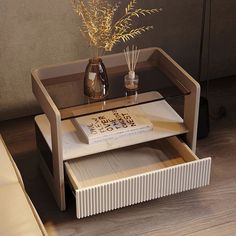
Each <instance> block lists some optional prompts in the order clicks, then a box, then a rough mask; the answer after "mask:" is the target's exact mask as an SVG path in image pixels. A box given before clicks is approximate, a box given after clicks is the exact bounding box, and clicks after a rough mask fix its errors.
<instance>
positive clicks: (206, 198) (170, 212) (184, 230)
mask: <svg viewBox="0 0 236 236" xmlns="http://www.w3.org/2000/svg"><path fill="white" fill-rule="evenodd" d="M209 104H210V114H211V132H210V134H209V137H208V138H205V139H203V140H200V141H199V142H198V148H197V153H198V155H199V157H207V156H211V157H212V177H211V185H210V186H208V187H205V188H202V189H198V190H193V191H189V192H184V193H181V194H177V195H173V196H169V197H164V198H161V199H158V200H153V201H150V202H146V203H142V204H139V205H135V206H132V207H127V208H123V209H120V210H115V211H112V212H109V213H105V214H101V215H97V216H93V217H89V218H85V219H82V220H77V219H76V216H75V201H74V198H73V196H72V194H70V192H69V191H68V193H67V195H66V198H67V208H68V209H67V211H66V212H60V211H59V210H58V208H57V206H56V204H55V201H54V199H53V197H52V195H51V193H50V190H49V189H48V187H47V185H46V182H45V181H44V179H43V177H42V175H41V173H40V171H39V167H38V161H39V154H38V152H37V148H36V144H35V133H34V123H33V118H32V117H27V118H23V119H17V120H12V121H6V122H2V123H0V133H1V134H2V135H3V138H4V139H5V141H6V144H7V146H8V147H9V150H10V152H11V153H12V155H13V157H14V159H15V161H16V163H17V165H18V167H19V169H20V171H21V173H22V176H23V179H24V182H25V185H26V189H27V192H28V194H29V196H30V197H31V199H32V201H33V203H34V205H35V207H36V209H37V210H38V212H39V215H40V216H41V219H42V221H43V222H44V224H45V227H46V230H47V232H48V234H49V235H63V236H66V235H70V236H71V235H122V236H125V235H160V236H163V235H194V236H195V235H201V236H202V235H214V236H215V235H216V236H218V235H225V236H228V235H236V77H232V78H226V79H221V80H219V81H214V82H212V83H211V84H210V94H209ZM221 106H224V107H225V109H222V108H220V107H221ZM218 111H220V112H218Z"/></svg>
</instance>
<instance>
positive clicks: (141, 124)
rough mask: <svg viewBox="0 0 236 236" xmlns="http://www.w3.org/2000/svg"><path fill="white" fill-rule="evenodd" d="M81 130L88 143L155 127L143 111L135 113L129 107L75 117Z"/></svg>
mask: <svg viewBox="0 0 236 236" xmlns="http://www.w3.org/2000/svg"><path fill="white" fill-rule="evenodd" d="M73 124H74V125H75V127H76V128H77V129H78V131H79V132H81V131H82V133H83V134H84V137H85V138H86V141H87V143H95V142H99V141H103V140H106V139H111V138H112V139H116V138H118V137H121V136H123V135H125V136H127V135H131V134H136V133H139V132H145V131H149V130H152V129H153V125H152V123H151V122H150V121H149V120H148V119H146V118H145V117H144V115H143V113H141V112H140V113H139V114H137V113H135V114H133V113H132V112H131V111H130V110H129V109H128V108H122V109H118V110H112V111H106V112H102V113H96V114H92V115H88V116H82V117H77V118H74V119H73Z"/></svg>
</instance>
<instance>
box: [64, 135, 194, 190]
mask: <svg viewBox="0 0 236 236" xmlns="http://www.w3.org/2000/svg"><path fill="white" fill-rule="evenodd" d="M196 160H198V158H197V156H196V155H195V154H193V153H192V151H191V150H190V149H189V148H188V147H187V145H186V144H184V143H183V142H181V141H180V140H179V139H178V138H176V137H171V138H167V139H161V140H156V141H153V142H148V143H143V144H139V145H134V146H130V147H126V148H122V149H117V150H113V151H108V152H103V153H99V154H95V155H90V156H86V157H82V158H78V159H73V160H70V161H67V162H66V163H65V165H66V171H67V173H68V177H69V178H70V181H71V183H72V185H73V186H74V188H75V190H78V189H84V188H89V187H92V186H98V185H101V184H105V183H109V182H114V181H117V180H119V179H124V178H129V177H132V176H137V175H141V174H144V173H147V172H152V171H156V170H161V169H165V168H168V167H171V166H176V165H179V164H183V163H187V162H191V161H196Z"/></svg>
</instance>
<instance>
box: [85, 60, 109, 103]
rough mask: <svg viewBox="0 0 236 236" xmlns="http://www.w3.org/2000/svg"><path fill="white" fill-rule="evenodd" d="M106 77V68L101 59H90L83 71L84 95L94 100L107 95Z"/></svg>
mask: <svg viewBox="0 0 236 236" xmlns="http://www.w3.org/2000/svg"><path fill="white" fill-rule="evenodd" d="M108 88H109V83H108V77H107V72H106V68H105V66H104V64H103V62H102V59H101V58H92V59H90V60H89V63H88V65H87V67H86V70H85V76H84V94H85V95H86V96H87V97H89V98H91V99H95V100H100V99H103V98H105V97H106V96H107V95H108Z"/></svg>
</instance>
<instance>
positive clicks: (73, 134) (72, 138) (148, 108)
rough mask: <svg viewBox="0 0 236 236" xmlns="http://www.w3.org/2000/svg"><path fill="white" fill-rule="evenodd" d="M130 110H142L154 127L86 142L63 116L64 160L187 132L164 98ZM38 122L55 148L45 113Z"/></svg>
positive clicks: (135, 111)
mask: <svg viewBox="0 0 236 236" xmlns="http://www.w3.org/2000/svg"><path fill="white" fill-rule="evenodd" d="M129 110H130V111H131V112H132V113H134V114H136V113H139V112H140V110H141V111H142V113H143V115H144V116H145V118H147V119H148V120H150V121H151V122H152V124H153V130H150V131H145V132H140V133H137V134H132V135H127V136H122V137H118V138H112V139H109V140H102V141H101V142H97V143H93V144H87V143H86V142H85V141H84V138H83V136H82V134H80V133H79V132H78V130H77V129H76V128H75V126H74V125H73V123H72V121H71V120H70V119H68V120H62V121H61V134H62V148H63V160H70V159H74V158H78V157H83V156H87V155H91V154H95V153H99V152H103V151H108V150H113V149H117V148H122V147H126V146H131V145H135V144H139V143H144V142H148V141H152V140H156V139H161V138H166V137H171V136H175V135H179V134H183V133H187V132H188V129H187V127H186V126H185V124H184V121H183V119H182V118H181V117H180V116H179V115H178V114H177V113H176V111H175V110H174V109H173V108H172V107H171V106H170V105H169V104H168V103H167V102H166V101H165V100H161V101H156V102H150V103H147V104H142V105H137V106H132V107H129ZM35 122H36V125H37V126H38V128H39V130H40V132H41V134H42V136H43V137H44V139H45V141H46V143H47V145H48V147H49V149H50V150H51V151H52V144H51V131H50V123H49V121H48V119H47V117H46V115H39V116H36V117H35Z"/></svg>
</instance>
